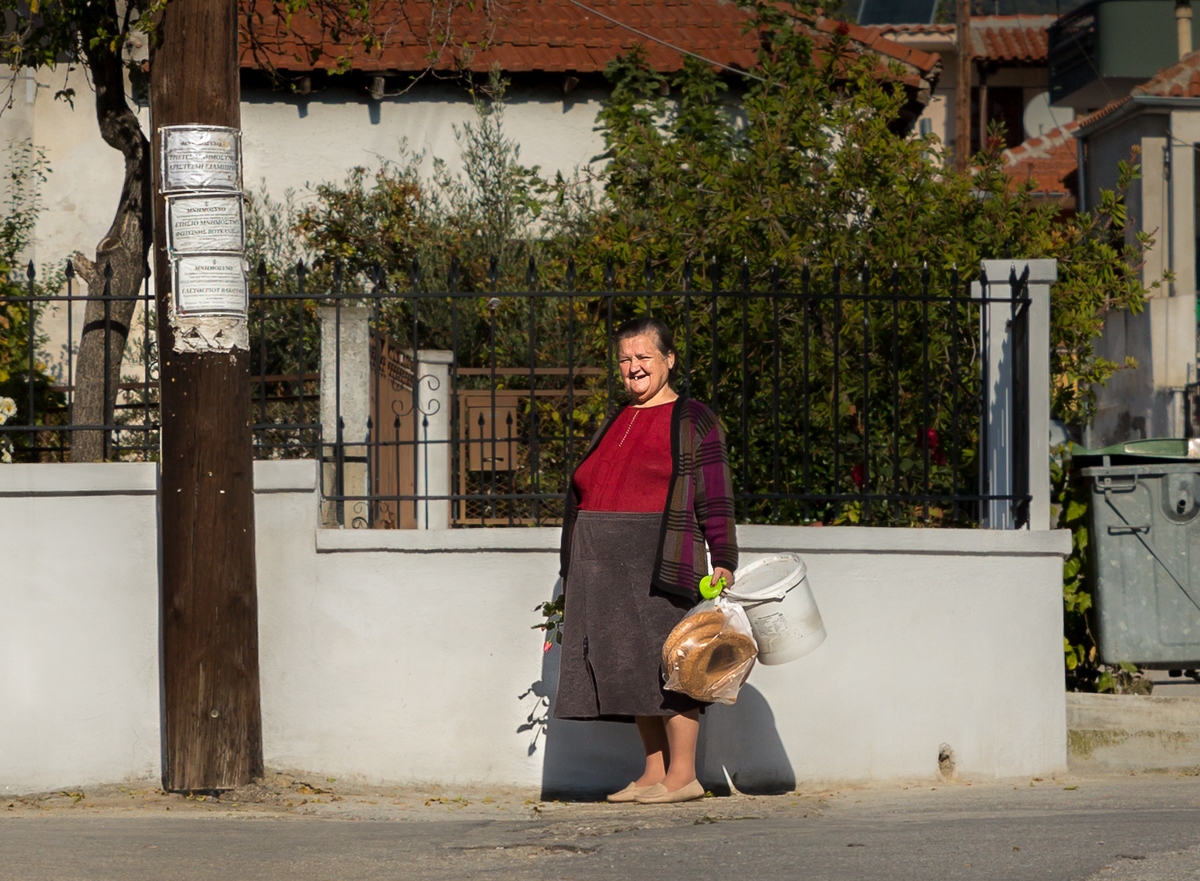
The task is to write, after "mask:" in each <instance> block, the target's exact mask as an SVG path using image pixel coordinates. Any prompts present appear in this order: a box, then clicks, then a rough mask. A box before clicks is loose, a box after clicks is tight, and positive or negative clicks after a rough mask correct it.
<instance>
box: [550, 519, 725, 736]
mask: <svg viewBox="0 0 1200 881" xmlns="http://www.w3.org/2000/svg"><path fill="white" fill-rule="evenodd" d="M661 523H662V515H661V514H623V513H613V512H608V511H580V512H579V515H578V519H577V520H576V521H575V532H574V535H573V537H572V541H571V570H570V573H569V574H568V575H567V584H566V587H565V590H566V594H567V603H566V608H565V610H564V612H563V641H562V655H561V660H560V661H559V673H558V696H557V698H556V700H555V702H554V717H555V718H556V719H605V720H608V721H619V722H629V721H632V720H633V717H634V716H673V715H675V714H677V713H683V712H686V711H688V710H693V709H698V708H702V707H705V706H707V704H705V703H702V702H701V701H697V700H694V699H692V698H690V697H688V696H687V695H684V694H679V693H678V692H674V691H666V690H664V689H663V687H662V681H663V680H662V672H661V671H662V647H663V643H664V642H666V639H667V635H668V634H669V633H670V632H671V630H672V629H674V627H675V625H676V624H678V623H679V620H680V619H681V618H682V617H683V616H684V615H685V614H686V613H687V611H688V609H690V608H691V604H690V603H689V602H688V601H687V600H686V599H684V598H683V597H677V596H673V595H672V594H668V593H664V592H663V591H660V590H658V589H657V588H654V587H651V585H650V578H651V576H652V575H653V572H654V559H655V557H656V556H657V551H658V530H659V526H660V525H661Z"/></svg>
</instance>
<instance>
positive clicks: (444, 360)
mask: <svg viewBox="0 0 1200 881" xmlns="http://www.w3.org/2000/svg"><path fill="white" fill-rule="evenodd" d="M453 363H454V353H453V352H449V351H442V350H436V349H423V350H421V351H419V352H417V369H416V374H417V382H416V387H415V388H414V389H413V412H414V414H415V415H416V416H417V418H419V419H420V420H421V433H420V437H421V442H420V443H419V444H418V445H417V451H416V452H417V455H416V457H415V464H416V471H417V473H416V481H415V483H414V485H415V487H416V495H417V498H419V499H420V500H421V501H420V502H418V504H417V528H418V529H449V528H450V500H449V499H448V498H445V496H448V495H449V494H450V490H451V487H452V485H453V484H452V479H453V475H452V474H451V472H450V446H451V437H450V414H451V412H452V409H453V406H454V402H453V401H452V400H451V397H450V395H451V388H450V367H451V365H452V364H453ZM430 496H432V497H433V498H430ZM438 496H442V497H443V498H438Z"/></svg>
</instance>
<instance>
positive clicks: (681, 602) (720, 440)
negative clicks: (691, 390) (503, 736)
mask: <svg viewBox="0 0 1200 881" xmlns="http://www.w3.org/2000/svg"><path fill="white" fill-rule="evenodd" d="M615 342H616V345H617V352H618V356H617V364H618V366H619V367H620V370H621V382H622V384H623V385H624V386H625V391H626V392H628V394H629V403H628V404H627V405H626V406H624V407H622V408H621V409H620V410H618V411H617V412H616V413H615V414H614V415H612V416H611V417H609V419H608V420H607V421H605V423H604V425H602V426H601V428H600V431H599V432H597V434H596V437H595V439H594V440H593V441H592V445H591V447H590V449H589V450H588V452H587V454H586V455H585V456H584V458H583V460H582V461H581V462H580V463H579V467H578V468H576V469H575V474H574V476H573V477H572V480H571V487H570V491H569V492H568V494H567V504H566V512H565V515H564V519H563V540H562V567H561V572H560V574H561V575H562V578H563V590H564V591H565V593H566V608H565V611H564V615H563V619H564V629H563V642H562V660H561V664H560V668H559V669H560V672H559V681H558V697H557V700H556V701H555V709H554V715H555V717H556V718H559V719H604V720H610V721H622V722H628V721H631V720H632V721H634V722H636V723H637V729H638V734H640V735H641V738H642V745H643V748H644V750H645V753H646V765H645V769H644V770H643V771H642V774H641V776H640V777H638V778H637V779H636V780H634V781H633V782H632V783H630V784H629V785H628V786H626V787H625V788H624V789H622V790H621V791H620V792H616V793H613V794H612V795H610V796H608V800H609V801H612V802H632V801H636V802H640V803H643V804H664V803H671V802H681V801H689V800H691V799H694V798H700V797H701V796H703V795H704V787H702V786H701V785H700V783H699V781H697V779H696V738H697V736H698V735H699V733H700V710H701V709H702V708H703V707H704V706H705V704H704V703H703V702H701V701H697V700H693V699H692V698H690V697H688V696H686V695H683V694H679V693H677V692H673V691H666V690H664V688H663V679H662V675H661V671H660V665H661V657H662V655H661V652H662V646H663V643H664V642H665V641H666V638H667V635H668V634H669V633H670V632H671V630H672V629H673V628H674V627H675V625H676V624H678V623H679V621H680V619H681V618H683V616H684V615H685V614H686V612H687V611H688V609H689V608H691V606H693V605H694V604H695V603H696V602H697V600H698V596H697V585H698V583H699V581H700V578H701V577H702V576H703V575H705V574H707V572H708V561H707V559H706V548H705V545H706V544H707V551H708V554H709V555H710V556H711V559H712V572H713V580H714V581H716V579H717V578H718V577H724V578H725V580H726V583H727V584H732V583H733V570H734V569H736V568H737V559H738V549H737V537H736V533H735V531H734V521H733V513H734V511H733V488H732V484H731V481H730V475H729V455H728V452H727V451H726V448H725V438H724V434H723V433H722V430H721V425H720V423H719V422H718V421H717V417H716V415H715V414H714V413H713V412H712V410H710V409H709V408H708V407H706V406H705V405H704V404H702V403H700V402H699V401H695V400H690V399H688V398H681V397H680V396H679V395H678V394H677V393H676V392H675V390H674V389H672V388H671V379H672V376H673V374H674V369H675V361H676V357H675V347H674V340H673V337H672V334H671V331H670V329H669V328H668V327H667V326H666V324H664V323H663V322H661V321H659V320H657V319H654V318H639V319H636V320H634V321H630V322H627V323H626V324H624V325H622V326H621V327H620V328H619V329H618V330H617V333H616V337H615Z"/></svg>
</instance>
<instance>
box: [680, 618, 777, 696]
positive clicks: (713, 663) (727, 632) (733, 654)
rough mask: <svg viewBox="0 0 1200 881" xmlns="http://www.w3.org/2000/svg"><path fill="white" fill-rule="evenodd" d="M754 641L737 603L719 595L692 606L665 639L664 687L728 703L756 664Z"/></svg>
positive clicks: (747, 621) (755, 645)
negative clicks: (694, 606)
mask: <svg viewBox="0 0 1200 881" xmlns="http://www.w3.org/2000/svg"><path fill="white" fill-rule="evenodd" d="M756 657H758V645H757V644H756V643H755V642H754V635H753V634H752V633H751V631H750V621H749V619H747V618H746V613H745V611H744V610H743V609H742V607H741V606H739V605H738V604H737V603H735V602H732V601H730V600H727V599H725V598H724V597H717V598H716V599H712V600H708V601H706V602H703V603H701V604H700V605H698V606H696V608H694V609H692V610H691V611H690V612H688V613H687V615H685V616H684V618H683V620H682V621H680V622H679V623H678V624H676V625H675V629H674V630H672V631H671V634H670V636H668V637H667V641H666V642H665V643H663V650H662V668H663V678H664V679H665V680H666V684H665V686H664V687H665V688H669V689H670V690H671V691H679V692H682V693H684V694H686V695H688V696H689V697H694V698H695V699H696V700H701V701H715V702H717V703H722V704H732V703H734V702H735V701H736V700H737V696H738V691H739V690H741V687H742V683H743V682H745V681H746V677H747V676H749V675H750V670H751V669H752V668H753V667H754V659H755V658H756Z"/></svg>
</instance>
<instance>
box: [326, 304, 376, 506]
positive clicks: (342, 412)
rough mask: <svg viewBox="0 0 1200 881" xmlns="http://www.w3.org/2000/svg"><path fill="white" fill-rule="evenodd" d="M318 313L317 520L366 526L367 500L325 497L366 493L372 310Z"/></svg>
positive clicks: (352, 308)
mask: <svg viewBox="0 0 1200 881" xmlns="http://www.w3.org/2000/svg"><path fill="white" fill-rule="evenodd" d="M317 317H318V318H319V319H320V321H321V525H322V526H324V527H327V528H328V527H338V526H351V527H365V526H367V525H368V522H369V521H368V517H367V503H366V502H365V501H352V502H343V501H341V500H340V499H337V498H335V499H331V500H329V501H326V496H335V497H337V496H341V497H346V496H360V497H365V496H366V495H367V489H368V487H367V447H366V446H365V444H366V441H367V431H368V429H367V422H368V420H369V419H370V416H371V327H370V321H371V310H370V309H369V308H367V307H365V306H342V307H322V308H319V309H318V310H317ZM339 419H340V420H341V425H342V433H341V437H340V441H341V446H340V448H339V445H338V444H339V436H338V421H339Z"/></svg>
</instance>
